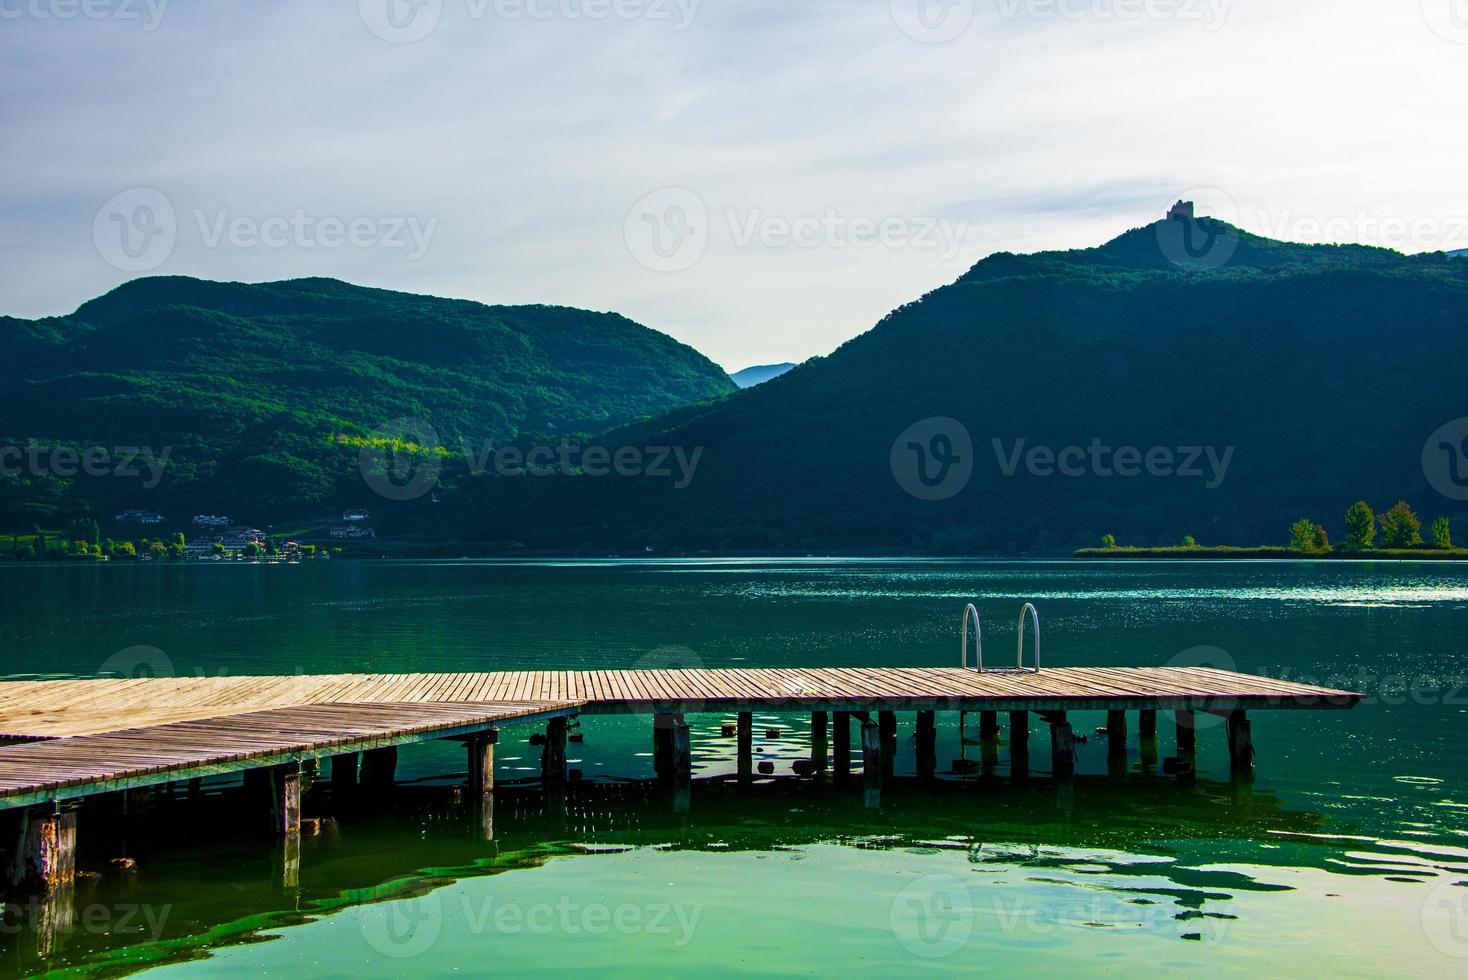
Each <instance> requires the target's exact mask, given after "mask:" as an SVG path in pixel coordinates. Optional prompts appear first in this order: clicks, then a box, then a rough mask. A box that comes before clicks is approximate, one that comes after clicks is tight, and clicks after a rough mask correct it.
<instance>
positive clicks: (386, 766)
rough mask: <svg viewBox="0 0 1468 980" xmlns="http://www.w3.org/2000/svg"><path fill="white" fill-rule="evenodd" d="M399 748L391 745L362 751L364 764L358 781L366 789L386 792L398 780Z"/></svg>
mask: <svg viewBox="0 0 1468 980" xmlns="http://www.w3.org/2000/svg"><path fill="white" fill-rule="evenodd" d="M397 773H398V749H397V746H395V745H389V746H387V747H386V748H381V749H368V750H367V751H366V752H363V753H362V766H361V769H360V771H359V773H358V776H357V779H358V783H359V784H360V785H361V787H362V788H363V789H364V790H371V791H374V792H378V793H381V792H386V791H387V790H390V789H392V787H393V783H394V782H396V781H397Z"/></svg>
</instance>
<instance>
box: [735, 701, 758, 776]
mask: <svg viewBox="0 0 1468 980" xmlns="http://www.w3.org/2000/svg"><path fill="white" fill-rule="evenodd" d="M738 724H739V748H738V754H739V782H740V783H745V784H747V783H749V782H750V781H751V780H753V779H754V715H753V714H752V713H750V712H748V711H741V712H739V722H738Z"/></svg>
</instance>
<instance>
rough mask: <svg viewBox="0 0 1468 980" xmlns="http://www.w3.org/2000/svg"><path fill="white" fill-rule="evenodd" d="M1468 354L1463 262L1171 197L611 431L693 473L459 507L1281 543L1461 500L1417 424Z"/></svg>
mask: <svg viewBox="0 0 1468 980" xmlns="http://www.w3.org/2000/svg"><path fill="white" fill-rule="evenodd" d="M1465 370H1468V264H1465V263H1463V262H1460V261H1457V260H1451V259H1449V258H1448V257H1446V256H1445V255H1443V254H1441V253H1439V254H1432V255H1416V256H1406V255H1402V254H1400V253H1396V252H1392V251H1387V250H1383V249H1376V248H1367V247H1360V246H1303V245H1294V244H1286V243H1282V242H1276V241H1271V240H1267V239H1263V238H1259V237H1256V236H1253V235H1249V234H1247V233H1244V232H1242V231H1240V230H1238V229H1236V228H1232V227H1230V226H1228V225H1225V224H1223V223H1222V222H1217V221H1213V220H1211V219H1206V218H1205V219H1199V220H1197V221H1192V220H1191V219H1186V220H1185V219H1181V218H1173V219H1169V220H1167V221H1162V222H1158V223H1156V224H1153V225H1149V226H1146V227H1142V228H1138V229H1134V230H1132V231H1130V232H1127V233H1126V234H1123V235H1121V236H1120V237H1118V238H1116V239H1115V240H1113V241H1111V242H1108V243H1107V244H1105V245H1103V246H1100V247H1097V248H1090V249H1084V250H1076V251H1065V252H1048V253H1040V254H1034V255H1014V254H1008V253H1001V254H996V255H993V256H990V257H989V258H986V259H984V260H983V261H981V262H979V263H978V264H977V265H975V266H974V267H973V268H972V269H971V270H969V271H968V272H967V273H966V274H965V275H964V276H962V277H961V278H960V279H959V280H958V281H956V282H954V283H952V284H951V285H948V286H945V287H943V288H941V289H938V290H935V291H934V292H932V293H930V294H928V295H927V296H924V297H922V298H921V299H920V300H918V301H916V302H913V303H911V304H909V305H906V306H903V307H901V308H900V309H897V310H895V311H893V312H892V313H891V314H889V315H888V316H887V317H886V318H884V319H883V320H882V321H881V322H880V323H878V324H877V325H876V326H875V327H874V328H873V329H871V330H869V331H868V332H866V333H864V334H862V335H861V336H859V337H857V338H855V339H854V340H852V341H850V342H848V343H847V344H845V345H844V346H842V347H841V348H840V349H838V350H837V351H835V352H834V353H833V354H831V355H830V356H828V357H824V358H817V359H814V360H812V361H808V362H806V363H804V364H802V365H800V366H799V367H797V368H795V369H794V370H792V371H791V372H789V373H788V374H785V375H784V376H782V377H779V378H776V379H775V380H773V381H770V382H767V383H765V384H762V385H760V386H758V387H755V388H751V389H748V390H744V391H741V392H738V393H737V394H735V395H733V396H731V397H729V398H727V399H723V400H720V401H717V402H715V403H712V404H705V405H696V406H691V407H686V408H682V409H679V410H675V411H673V412H672V413H670V414H668V415H667V416H664V417H662V418H659V419H656V420H653V421H651V422H647V423H642V424H636V425H632V426H628V427H623V428H621V429H619V430H616V431H613V432H611V433H609V434H607V435H606V436H605V437H603V438H602V439H601V440H599V441H600V442H601V443H602V444H603V445H605V446H606V447H608V448H616V447H620V446H658V445H669V446H676V447H679V448H680V449H681V450H682V451H683V453H684V455H685V457H687V458H692V457H693V455H694V454H695V453H698V454H700V455H699V456H698V460H699V462H698V465H697V468H696V472H695V473H694V474H693V476H692V478H691V480H688V481H686V482H687V485H686V486H683V487H682V488H681V489H680V488H678V487H677V486H675V484H676V483H678V482H679V481H678V480H676V479H660V478H653V477H647V476H642V477H619V476H605V477H601V478H592V477H587V476H575V477H569V478H565V477H544V478H533V479H532V478H508V479H503V478H502V479H493V480H487V481H482V482H479V483H474V484H471V485H470V487H469V490H468V493H469V494H470V495H471V501H470V503H469V505H468V506H467V507H466V508H465V511H464V513H463V514H462V516H461V518H460V520H461V524H462V526H463V527H464V528H466V529H468V530H470V531H471V532H472V533H473V534H475V535H476V536H477V537H479V538H481V539H483V540H484V541H486V542H497V541H506V540H517V541H523V542H525V543H526V544H527V545H531V546H543V547H548V548H556V549H577V548H582V549H592V550H603V549H616V550H630V549H636V550H642V549H644V548H646V547H649V546H650V547H653V548H654V549H657V550H665V549H679V548H681V549H686V550H688V551H690V552H693V551H698V550H703V549H713V550H733V549H749V550H756V551H759V550H793V551H802V552H804V551H863V550H899V551H909V550H911V551H920V552H944V553H972V552H976V551H998V552H1023V551H1032V550H1037V549H1038V550H1059V549H1066V548H1070V547H1073V546H1077V545H1089V544H1094V543H1096V542H1097V541H1098V540H1099V538H1100V536H1101V535H1102V534H1103V533H1112V534H1115V535H1116V536H1117V538H1118V539H1119V540H1121V541H1123V542H1124V543H1132V544H1158V543H1176V542H1177V540H1178V539H1179V538H1180V537H1181V536H1182V535H1184V534H1190V535H1194V536H1196V538H1197V539H1198V540H1199V541H1200V542H1203V543H1209V544H1211V543H1237V544H1257V543H1260V542H1265V541H1272V542H1279V543H1283V539H1284V537H1285V536H1286V535H1287V530H1288V527H1289V524H1290V522H1291V521H1293V520H1295V519H1297V518H1300V517H1302V516H1308V517H1310V518H1312V519H1313V520H1316V521H1319V522H1321V523H1323V524H1325V525H1326V526H1327V527H1328V528H1331V529H1333V530H1334V529H1337V528H1338V527H1339V526H1340V524H1341V521H1342V515H1343V514H1344V511H1345V509H1346V507H1347V506H1348V505H1349V504H1350V503H1351V502H1353V501H1355V500H1357V499H1358V498H1366V499H1368V500H1370V501H1371V502H1373V503H1374V504H1377V505H1378V506H1385V505H1388V504H1390V503H1391V502H1392V501H1394V500H1396V499H1398V498H1400V497H1407V498H1409V499H1410V500H1412V501H1413V502H1414V504H1415V505H1416V506H1417V507H1418V508H1419V509H1420V510H1422V511H1424V512H1425V513H1426V514H1431V513H1434V512H1443V513H1452V512H1453V511H1455V510H1458V509H1462V508H1463V506H1464V505H1462V504H1460V503H1457V502H1456V501H1454V500H1452V499H1449V498H1447V497H1445V496H1443V495H1441V494H1439V493H1438V492H1437V491H1436V490H1435V489H1434V487H1433V486H1432V485H1431V484H1430V483H1429V480H1428V477H1427V476H1426V475H1425V472H1424V446H1425V444H1426V443H1427V441H1428V438H1429V436H1431V435H1432V434H1433V433H1434V432H1435V431H1436V430H1437V429H1438V428H1439V427H1440V426H1442V425H1443V424H1444V423H1447V422H1449V421H1450V420H1453V419H1455V418H1459V417H1462V416H1465V415H1468V401H1465V400H1464V395H1463V392H1464V383H1463V377H1464V375H1465ZM946 419H951V420H954V423H956V425H957V428H955V424H954V423H949V422H946V421H942V420H946ZM924 420H938V421H928V422H924ZM914 426H916V428H914ZM965 436H966V437H967V439H968V442H969V443H971V448H969V447H968V446H965V445H963V441H964V437H965ZM1093 446H1094V447H1096V448H1095V449H1094V450H1093V449H1092V447H1093ZM1072 447H1075V449H1074V451H1072ZM1122 447H1131V448H1132V449H1135V451H1136V453H1137V461H1136V462H1133V459H1132V455H1131V453H1130V452H1128V453H1127V454H1126V455H1125V457H1124V458H1122V459H1120V460H1119V459H1118V457H1117V456H1116V451H1117V450H1118V449H1120V448H1122ZM1036 450H1038V451H1039V454H1038V455H1034V453H1033V451H1036ZM1154 450H1155V451H1156V453H1155V454H1153V455H1151V456H1148V455H1147V454H1149V453H1152V452H1153V451H1154ZM1164 451H1165V452H1164ZM1210 451H1211V452H1212V453H1213V456H1209V455H1208V452H1210ZM1078 453H1079V455H1078ZM960 455H961V456H963V457H966V459H959V458H958V457H959V456H960ZM1118 463H1121V465H1118ZM1163 464H1166V465H1163ZM918 466H923V467H925V469H924V474H923V475H924V477H929V478H932V479H935V480H937V481H938V483H939V484H940V485H939V486H937V487H936V488H935V487H929V486H927V485H926V484H925V483H924V482H923V477H919V476H918V471H917V467H918ZM965 466H967V467H968V468H969V471H970V474H969V476H968V477H967V478H966V479H964V478H963V472H962V471H963V469H964V467H965ZM1061 469H1063V470H1065V472H1060V470H1061ZM950 470H951V471H953V472H955V473H956V474H957V475H956V476H954V477H953V478H952V480H950V481H949V482H948V483H946V484H944V483H943V480H942V479H939V478H943V477H947V476H948V474H949V472H950ZM1132 470H1137V471H1138V475H1125V474H1127V473H1130V472H1131V471H1132ZM1162 470H1166V471H1167V474H1166V475H1158V471H1162ZM955 484H958V487H957V489H955ZM928 498H942V499H928Z"/></svg>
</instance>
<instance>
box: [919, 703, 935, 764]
mask: <svg viewBox="0 0 1468 980" xmlns="http://www.w3.org/2000/svg"><path fill="white" fill-rule="evenodd" d="M935 718H936V715H935V714H934V713H933V712H931V711H919V712H918V713H917V771H918V777H919V778H921V779H924V780H929V779H932V778H933V774H934V773H935V772H936V771H937V769H938V725H937V722H936V720H935Z"/></svg>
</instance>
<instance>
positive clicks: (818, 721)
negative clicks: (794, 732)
mask: <svg viewBox="0 0 1468 980" xmlns="http://www.w3.org/2000/svg"><path fill="white" fill-rule="evenodd" d="M828 723H829V719H828V716H827V714H826V713H825V712H824V711H813V712H811V716H810V761H811V765H812V766H814V767H815V771H816V772H825V771H826V758H827V756H828V755H829V748H828V746H827V737H826V729H827V725H828Z"/></svg>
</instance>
